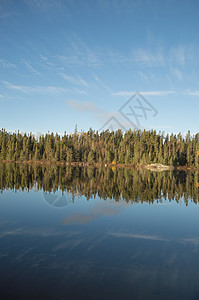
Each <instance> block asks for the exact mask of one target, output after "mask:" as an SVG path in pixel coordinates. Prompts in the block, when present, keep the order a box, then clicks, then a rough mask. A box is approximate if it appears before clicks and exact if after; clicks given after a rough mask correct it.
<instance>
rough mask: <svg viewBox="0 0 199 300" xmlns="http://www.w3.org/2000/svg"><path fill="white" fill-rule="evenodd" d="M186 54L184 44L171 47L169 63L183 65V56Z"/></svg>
mask: <svg viewBox="0 0 199 300" xmlns="http://www.w3.org/2000/svg"><path fill="white" fill-rule="evenodd" d="M185 56H186V54H185V47H184V46H178V47H176V48H172V49H171V50H170V54H169V57H170V60H171V63H172V64H173V63H175V64H177V65H181V66H184V65H185V60H186V58H185Z"/></svg>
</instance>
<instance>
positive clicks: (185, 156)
mask: <svg viewBox="0 0 199 300" xmlns="http://www.w3.org/2000/svg"><path fill="white" fill-rule="evenodd" d="M198 151H199V133H197V134H196V135H191V134H190V132H188V133H187V134H186V136H183V135H182V134H181V133H179V134H177V135H176V134H167V135H165V134H164V133H161V132H159V133H157V132H156V131H155V130H150V131H145V130H144V131H141V130H134V131H132V130H129V131H127V132H122V130H117V131H109V130H106V131H102V132H98V131H94V130H92V129H90V130H89V131H88V132H77V130H75V131H74V133H73V134H66V132H65V134H64V135H63V136H60V135H58V134H57V133H56V134H54V133H47V134H45V135H41V136H39V137H36V136H34V135H33V134H31V133H30V134H26V133H25V134H21V133H20V132H18V133H9V132H6V130H5V129H2V130H0V160H1V161H3V160H8V161H40V160H42V161H51V162H87V163H113V164H132V165H136V164H151V163H162V164H165V165H171V166H188V167H193V166H194V167H198V165H199V161H198V160H199V152H198Z"/></svg>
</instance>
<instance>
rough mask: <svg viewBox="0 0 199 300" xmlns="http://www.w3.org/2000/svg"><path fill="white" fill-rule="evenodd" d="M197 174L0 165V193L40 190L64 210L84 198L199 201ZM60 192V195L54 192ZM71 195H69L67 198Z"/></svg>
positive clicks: (137, 201)
mask: <svg viewBox="0 0 199 300" xmlns="http://www.w3.org/2000/svg"><path fill="white" fill-rule="evenodd" d="M198 182H199V176H198V172H191V171H189V172H187V173H186V172H173V171H167V172H160V173H157V172H150V171H146V170H136V169H117V168H112V169H111V168H94V167H82V168H78V167H70V166H66V167H63V166H41V165H39V166H38V165H27V164H13V163H10V164H9V163H8V164H0V190H1V192H3V191H4V190H5V189H12V190H15V191H16V190H24V189H27V190H31V189H36V190H41V189H42V190H43V197H44V199H45V201H46V202H47V203H48V204H49V205H51V206H54V207H64V206H67V205H68V204H70V203H71V202H74V201H75V200H74V199H75V197H77V196H82V195H84V196H85V197H86V198H87V199H88V200H89V199H90V198H92V197H96V196H98V197H100V198H101V199H104V200H106V199H108V198H110V199H114V200H115V201H119V200H121V199H123V200H125V201H126V202H131V203H133V202H136V203H139V202H141V203H143V202H148V203H153V202H154V201H156V202H162V201H163V199H169V200H170V201H171V200H175V201H176V202H178V201H179V199H181V198H183V199H184V201H185V203H186V204H188V201H193V202H194V203H198V201H199V187H198ZM57 191H61V192H62V193H61V194H60V193H56V192H57ZM71 195H72V196H71Z"/></svg>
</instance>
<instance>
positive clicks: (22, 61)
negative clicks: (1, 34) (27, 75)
mask: <svg viewBox="0 0 199 300" xmlns="http://www.w3.org/2000/svg"><path fill="white" fill-rule="evenodd" d="M21 63H22V64H24V65H25V66H26V68H27V69H28V71H29V72H31V73H34V74H36V75H39V74H40V73H39V72H38V71H37V70H36V69H35V68H34V67H33V66H32V65H31V64H30V62H28V61H26V60H24V59H22V60H21Z"/></svg>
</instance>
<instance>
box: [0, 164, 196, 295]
mask: <svg viewBox="0 0 199 300" xmlns="http://www.w3.org/2000/svg"><path fill="white" fill-rule="evenodd" d="M198 182H199V175H198V173H197V172H191V171H188V172H187V173H185V172H176V171H175V172H172V171H165V172H160V173H156V172H150V171H146V170H145V171H144V170H135V169H130V168H127V169H124V168H122V169H117V168H116V167H113V168H110V167H108V168H94V167H82V168H78V167H70V166H67V167H64V166H54V165H51V166H41V165H28V164H13V163H8V164H2V163H1V164H0V192H1V193H0V296H1V299H70V300H72V299H87V300H88V299H92V300H93V299H193V300H194V299H199V286H198V282H199V204H198V201H199V188H198V186H199V184H198Z"/></svg>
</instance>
